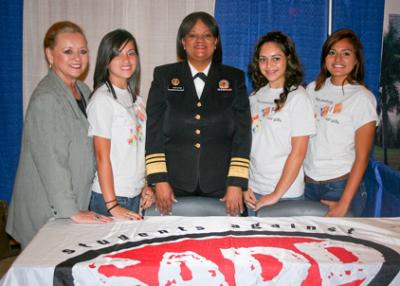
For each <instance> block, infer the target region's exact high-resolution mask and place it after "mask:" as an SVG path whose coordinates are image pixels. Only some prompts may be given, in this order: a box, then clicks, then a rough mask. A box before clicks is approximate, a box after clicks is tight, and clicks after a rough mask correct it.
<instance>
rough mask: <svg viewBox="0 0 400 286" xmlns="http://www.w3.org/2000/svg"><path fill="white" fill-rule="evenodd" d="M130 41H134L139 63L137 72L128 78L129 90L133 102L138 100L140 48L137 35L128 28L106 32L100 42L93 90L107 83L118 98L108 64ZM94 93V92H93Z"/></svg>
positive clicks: (138, 63)
mask: <svg viewBox="0 0 400 286" xmlns="http://www.w3.org/2000/svg"><path fill="white" fill-rule="evenodd" d="M129 42H132V43H133V46H134V48H135V51H136V54H137V61H136V62H137V63H136V69H135V72H134V73H133V74H132V76H131V77H130V78H129V79H128V90H129V92H130V93H131V95H132V100H133V102H135V101H136V97H137V96H138V95H139V88H140V59H139V50H138V46H137V44H136V40H135V37H134V36H133V35H132V34H131V33H129V32H128V31H126V30H122V29H117V30H114V31H112V32H109V33H108V34H106V35H105V36H104V37H103V39H102V40H101V42H100V45H99V50H98V52H97V60H96V67H95V70H94V76H93V92H95V91H96V89H98V88H99V87H100V86H102V85H103V84H105V85H107V87H108V89H109V90H110V91H111V93H112V95H113V97H114V98H115V99H116V98H117V96H116V94H115V90H114V88H113V86H112V84H111V82H110V79H109V75H110V73H109V70H108V65H109V64H110V62H111V61H112V60H113V59H114V58H115V57H116V56H118V55H119V53H120V51H121V50H122V49H123V48H124V47H125V45H126V44H128V43H129ZM92 94H93V93H92Z"/></svg>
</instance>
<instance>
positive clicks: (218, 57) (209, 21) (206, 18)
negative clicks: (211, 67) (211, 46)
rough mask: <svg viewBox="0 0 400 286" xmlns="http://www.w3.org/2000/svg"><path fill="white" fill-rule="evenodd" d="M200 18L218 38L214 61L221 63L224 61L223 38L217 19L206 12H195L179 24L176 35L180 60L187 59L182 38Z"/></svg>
mask: <svg viewBox="0 0 400 286" xmlns="http://www.w3.org/2000/svg"><path fill="white" fill-rule="evenodd" d="M198 20H200V21H202V22H203V23H204V25H206V26H207V27H208V28H209V29H210V31H211V34H212V35H213V37H214V38H216V39H217V46H216V47H215V51H214V54H213V62H215V63H221V61H222V46H221V39H220V35H219V28H218V24H217V22H216V21H215V19H214V17H213V16H211V15H210V14H208V13H206V12H193V13H191V14H189V15H187V16H186V17H185V18H184V19H183V21H182V23H181V25H180V26H179V30H178V34H177V36H176V53H177V56H178V58H179V59H180V60H186V59H187V55H186V51H185V48H184V47H183V44H182V40H183V38H184V37H185V36H186V35H187V34H189V32H190V31H191V30H192V28H193V27H194V25H196V23H197V21H198Z"/></svg>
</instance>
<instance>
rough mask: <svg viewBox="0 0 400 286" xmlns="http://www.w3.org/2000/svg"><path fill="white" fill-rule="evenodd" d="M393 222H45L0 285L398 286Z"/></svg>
mask: <svg viewBox="0 0 400 286" xmlns="http://www.w3.org/2000/svg"><path fill="white" fill-rule="evenodd" d="M399 272H400V218H324V217H290V218H256V217H254V218H240V217H177V216H165V217H146V218H145V219H144V220H143V221H122V220H115V221H114V222H112V223H109V224H105V225H82V224H81V225H80V224H74V223H72V222H71V221H70V220H68V219H65V220H51V221H49V222H48V223H47V224H46V225H45V226H44V227H43V228H42V229H41V230H40V232H39V233H38V234H37V236H35V238H34V239H33V241H32V242H31V243H30V244H29V245H28V247H27V248H26V249H25V250H24V251H23V252H22V253H21V255H20V256H19V257H18V258H17V259H16V261H15V262H14V264H13V265H12V267H11V268H10V270H9V271H8V273H7V274H6V275H5V276H4V277H3V279H2V282H1V283H0V284H1V285H3V286H5V285H7V286H8V285H11V286H13V285H21V286H22V285H24V286H25V285H40V286H44V285H171V286H172V285H208V286H211V285H246V286H247V285H400V274H399Z"/></svg>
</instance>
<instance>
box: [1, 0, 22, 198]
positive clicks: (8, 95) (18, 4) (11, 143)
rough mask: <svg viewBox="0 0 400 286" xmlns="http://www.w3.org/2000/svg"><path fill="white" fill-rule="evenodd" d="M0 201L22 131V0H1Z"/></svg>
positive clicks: (10, 179)
mask: <svg viewBox="0 0 400 286" xmlns="http://www.w3.org/2000/svg"><path fill="white" fill-rule="evenodd" d="M0 16H1V17H0V37H1V38H0V47H1V50H2V52H1V53H0V66H1V69H0V200H6V201H7V202H9V200H10V197H11V191H12V186H13V183H14V176H15V171H16V168H17V164H18V157H19V148H20V141H21V130H22V17H23V0H12V1H7V0H0Z"/></svg>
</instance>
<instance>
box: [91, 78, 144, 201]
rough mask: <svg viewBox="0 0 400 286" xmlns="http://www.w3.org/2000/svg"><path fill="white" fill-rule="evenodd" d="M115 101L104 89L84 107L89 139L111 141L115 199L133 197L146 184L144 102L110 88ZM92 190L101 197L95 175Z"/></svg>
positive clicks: (122, 90) (98, 90)
mask: <svg viewBox="0 0 400 286" xmlns="http://www.w3.org/2000/svg"><path fill="white" fill-rule="evenodd" d="M113 87H114V90H115V93H116V95H117V99H114V97H113V95H112V93H111V92H110V91H108V88H107V86H106V85H103V86H101V87H100V88H98V89H97V90H96V92H95V93H94V94H93V97H92V98H91V100H90V102H89V105H88V107H87V115H88V121H89V132H88V134H89V136H99V137H103V138H108V139H110V140H111V150H110V159H111V166H112V171H113V176H114V190H115V194H116V195H117V196H123V197H129V198H132V197H135V196H137V195H139V194H140V192H141V190H142V188H143V187H144V184H145V164H144V147H145V138H146V134H145V132H146V112H145V108H144V104H143V101H142V99H141V98H140V97H137V99H136V102H135V103H133V102H132V96H131V94H130V93H129V92H128V91H127V90H124V89H120V88H118V87H116V86H113ZM92 190H93V191H95V192H97V193H100V194H101V189H100V184H99V178H98V173H97V172H96V176H95V178H94V181H93V185H92Z"/></svg>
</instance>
